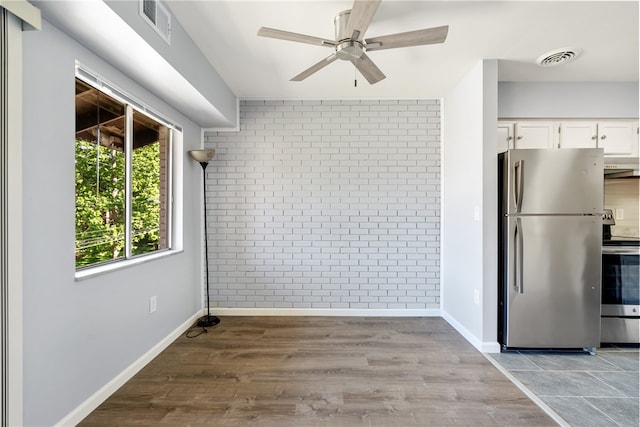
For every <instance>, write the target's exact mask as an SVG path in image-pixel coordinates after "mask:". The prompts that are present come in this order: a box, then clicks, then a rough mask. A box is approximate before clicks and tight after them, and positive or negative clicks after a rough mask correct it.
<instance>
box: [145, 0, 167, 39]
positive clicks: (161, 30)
mask: <svg viewBox="0 0 640 427" xmlns="http://www.w3.org/2000/svg"><path fill="white" fill-rule="evenodd" d="M140 16H142V17H143V18H144V20H145V21H147V23H148V24H149V25H151V27H152V28H153V29H154V30H156V32H157V33H158V34H159V35H160V37H162V39H163V40H164V41H166V42H167V44H171V15H170V14H169V11H168V10H167V9H166V8H165V7H164V6H163V5H162V4H161V3H160V2H159V1H158V0H140Z"/></svg>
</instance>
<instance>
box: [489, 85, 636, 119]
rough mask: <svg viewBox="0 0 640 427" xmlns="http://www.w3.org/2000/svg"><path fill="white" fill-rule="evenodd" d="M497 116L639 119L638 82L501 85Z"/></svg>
mask: <svg viewBox="0 0 640 427" xmlns="http://www.w3.org/2000/svg"><path fill="white" fill-rule="evenodd" d="M498 117H499V118H501V119H510V118H565V119H571V118H596V119H608V118H620V119H623V118H629V119H633V118H636V119H637V118H638V82H612V83H596V82H582V83H571V82H501V83H499V84H498Z"/></svg>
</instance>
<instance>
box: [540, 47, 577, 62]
mask: <svg viewBox="0 0 640 427" xmlns="http://www.w3.org/2000/svg"><path fill="white" fill-rule="evenodd" d="M581 52H582V49H580V48H578V47H563V48H561V49H556V50H552V51H551V52H547V53H545V54H544V55H542V56H540V57H539V58H538V59H536V64H538V65H539V66H541V67H556V66H558V65H562V64H566V63H567V62H571V61H573V60H574V59H576V57H577V56H578V55H580V53H581Z"/></svg>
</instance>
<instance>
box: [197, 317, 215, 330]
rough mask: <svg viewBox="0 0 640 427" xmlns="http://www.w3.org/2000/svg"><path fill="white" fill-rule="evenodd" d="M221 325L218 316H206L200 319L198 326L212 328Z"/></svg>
mask: <svg viewBox="0 0 640 427" xmlns="http://www.w3.org/2000/svg"><path fill="white" fill-rule="evenodd" d="M219 323H220V318H218V317H217V316H211V315H206V316H202V317H201V318H199V319H198V322H197V323H196V326H199V327H201V328H210V327H212V326H216V325H218V324H219Z"/></svg>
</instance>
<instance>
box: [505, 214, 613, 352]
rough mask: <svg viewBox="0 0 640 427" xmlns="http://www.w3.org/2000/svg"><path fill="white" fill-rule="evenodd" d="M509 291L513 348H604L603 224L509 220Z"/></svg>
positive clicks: (508, 334)
mask: <svg viewBox="0 0 640 427" xmlns="http://www.w3.org/2000/svg"><path fill="white" fill-rule="evenodd" d="M505 221H506V222H507V233H506V236H505V238H506V239H508V240H509V242H508V245H507V247H508V248H509V250H508V251H507V252H506V253H505V256H506V257H507V259H506V267H507V268H506V274H505V276H504V277H505V284H506V288H505V289H503V291H502V292H503V293H504V297H505V299H506V301H505V304H506V307H505V315H506V322H505V331H504V332H505V336H504V337H503V341H506V342H503V344H505V345H506V346H507V347H523V348H585V347H589V348H591V347H597V346H598V345H599V343H600V292H601V291H600V289H601V288H600V270H601V256H600V240H601V225H600V223H601V219H600V218H599V217H592V216H529V217H517V218H514V217H509V218H506V219H505Z"/></svg>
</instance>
